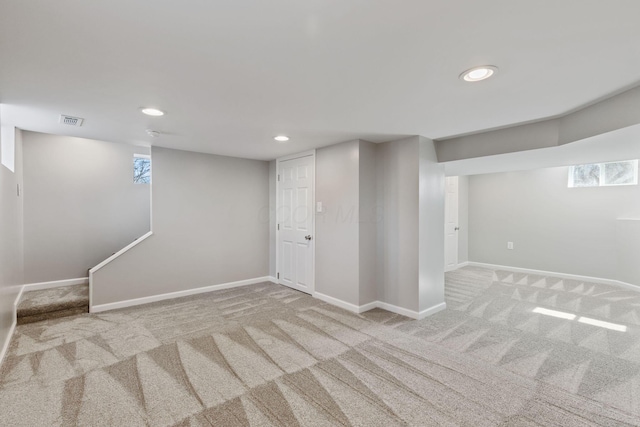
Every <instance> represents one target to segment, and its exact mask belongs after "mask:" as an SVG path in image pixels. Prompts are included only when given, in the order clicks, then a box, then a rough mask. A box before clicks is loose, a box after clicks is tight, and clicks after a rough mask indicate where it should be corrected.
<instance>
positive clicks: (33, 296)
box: [17, 285, 89, 325]
mask: <svg viewBox="0 0 640 427" xmlns="http://www.w3.org/2000/svg"><path fill="white" fill-rule="evenodd" d="M88 312H89V285H70V286H61V287H59V288H53V289H42V290H38V291H29V292H25V293H23V294H22V297H21V298H20V303H19V304H18V310H17V315H18V316H17V317H18V325H23V324H25V323H33V322H40V321H42V320H47V319H56V318H59V317H66V316H73V315H75V314H82V313H88Z"/></svg>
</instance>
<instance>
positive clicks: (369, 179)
mask: <svg viewBox="0 0 640 427" xmlns="http://www.w3.org/2000/svg"><path fill="white" fill-rule="evenodd" d="M359 147H360V156H359V170H358V175H359V176H358V183H359V198H360V200H359V221H360V224H359V237H360V238H359V251H360V252H359V255H360V258H359V272H360V297H359V303H360V305H364V304H368V303H370V302H374V301H376V300H377V299H378V285H377V276H376V261H377V250H376V244H377V235H378V221H382V216H381V213H380V211H381V209H380V206H379V205H380V201H379V200H378V197H377V189H376V157H377V156H376V152H377V145H376V144H373V143H371V142H368V141H362V140H361V141H360V144H359Z"/></svg>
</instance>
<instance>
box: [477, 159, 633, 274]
mask: <svg viewBox="0 0 640 427" xmlns="http://www.w3.org/2000/svg"><path fill="white" fill-rule="evenodd" d="M567 179H568V168H567V167H559V168H547V169H538V170H533V171H526V172H513V173H500V174H487V175H475V176H471V177H469V258H470V260H471V261H476V262H484V263H490V264H498V265H505V266H512V267H521V268H531V269H536V270H545V271H552V272H560V273H568V274H577V275H584V276H591V277H598V278H605V279H618V277H620V274H619V271H620V270H619V260H618V255H617V252H618V248H619V247H620V244H621V242H620V241H619V238H618V235H619V234H620V231H619V227H620V226H621V224H620V221H617V219H618V218H640V186H624V187H598V188H567ZM629 227H631V226H629ZM636 230H637V227H636ZM638 237H640V236H638ZM507 241H512V242H514V250H507ZM627 244H629V245H631V246H629V247H637V245H636V246H633V244H632V242H627ZM637 254H638V252H636V253H635V256H634V258H633V259H634V260H635V261H634V262H632V264H633V265H635V264H637V259H638V258H637ZM629 264H630V263H629V262H627V265H628V267H627V272H626V273H624V274H626V275H627V276H626V277H628V278H629V279H628V280H631V279H630V278H634V277H635V278H637V277H638V275H637V270H636V273H635V274H634V273H633V271H630V270H629V268H631V266H630V265H629ZM637 284H640V282H638V283H637Z"/></svg>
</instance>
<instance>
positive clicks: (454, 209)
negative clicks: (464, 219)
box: [444, 176, 460, 272]
mask: <svg viewBox="0 0 640 427" xmlns="http://www.w3.org/2000/svg"><path fill="white" fill-rule="evenodd" d="M451 189H455V200H454V201H453V202H452V201H451V200H450V198H449V195H450V194H452V193H451V191H450V190H451ZM444 206H445V208H444V213H445V217H444V271H445V272H447V271H452V270H455V269H456V268H458V259H459V258H458V248H459V245H460V235H459V233H458V230H459V229H460V226H459V225H460V216H459V215H460V211H459V209H460V206H459V187H458V177H457V176H448V177H446V179H445V205H444ZM450 216H453V217H455V221H454V222H455V224H453V226H454V227H455V229H451V230H449V228H450V226H451V223H450V222H449V219H450V218H449V217H450ZM450 231H451V232H453V235H452V237H453V242H452V240H451V239H450V236H451V234H450ZM454 246H455V248H453V247H454ZM451 249H455V250H454V251H453V254H454V256H455V259H453V260H451V261H453V263H452V264H449V261H450V258H449V252H450V251H451Z"/></svg>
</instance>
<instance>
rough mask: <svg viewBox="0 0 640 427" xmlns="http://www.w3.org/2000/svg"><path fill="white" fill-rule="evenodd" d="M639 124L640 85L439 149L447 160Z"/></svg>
mask: <svg viewBox="0 0 640 427" xmlns="http://www.w3.org/2000/svg"><path fill="white" fill-rule="evenodd" d="M639 123H640V87H635V88H632V89H629V90H627V91H624V92H622V93H619V94H617V95H614V96H612V97H609V98H607V99H604V100H600V101H599V102H596V103H594V104H592V105H589V106H586V107H583V108H580V109H579V110H577V111H572V112H568V113H566V114H563V115H561V116H560V117H558V118H550V119H546V120H542V121H538V122H535V123H525V124H521V125H517V126H512V127H507V128H503V129H496V130H490V131H486V132H481V133H476V134H472V135H466V136H460V137H456V138H450V139H444V140H440V141H437V143H436V148H437V152H438V159H439V160H440V161H441V162H446V161H453V160H460V159H470V158H475V157H482V156H491V155H499V154H504V153H515V152H519V151H526V150H533V149H539V148H548V147H556V146H559V145H565V144H569V143H573V142H577V141H581V140H584V139H587V138H592V137H594V136H599V135H606V134H607V133H609V132H614V131H618V130H622V129H625V128H628V127H633V126H636V125H638V124H639ZM467 173H470V172H467Z"/></svg>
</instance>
